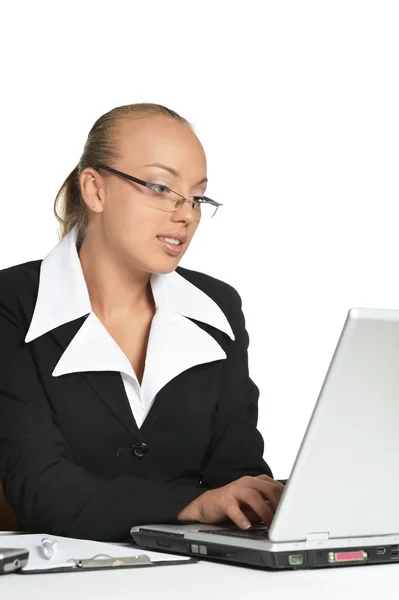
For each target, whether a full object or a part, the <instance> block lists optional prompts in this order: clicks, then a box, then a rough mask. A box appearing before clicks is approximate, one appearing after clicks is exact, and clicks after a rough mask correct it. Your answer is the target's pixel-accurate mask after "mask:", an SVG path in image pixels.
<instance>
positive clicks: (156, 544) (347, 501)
mask: <svg viewBox="0 0 399 600" xmlns="http://www.w3.org/2000/svg"><path fill="white" fill-rule="evenodd" d="M131 535H132V537H133V540H134V543H135V544H136V545H139V546H142V547H144V548H150V549H152V550H162V551H164V552H165V551H166V552H172V553H174V552H175V553H178V554H189V555H191V556H196V557H198V558H209V559H212V560H220V561H228V562H231V563H238V564H241V565H251V566H257V567H261V568H271V569H287V568H288V569H289V568H295V569H298V568H314V567H316V568H317V567H337V566H339V565H367V564H372V563H395V562H399V311H397V310H382V309H365V308H354V309H351V310H350V311H349V313H348V316H347V319H346V321H345V325H344V328H343V331H342V333H341V336H340V338H339V341H338V344H337V347H336V350H335V353H334V356H333V358H332V361H331V364H330V367H329V370H328V372H327V375H326V377H325V380H324V383H323V386H322V389H321V392H320V394H319V398H318V400H317V402H316V405H315V408H314V410H313V413H312V416H311V419H310V421H309V424H308V427H307V429H306V432H305V435H304V437H303V440H302V443H301V446H300V449H299V452H298V455H297V457H296V460H295V463H294V466H293V469H292V471H291V475H290V478H289V480H288V482H287V484H286V486H285V489H284V492H283V495H282V498H281V500H280V504H279V506H278V508H277V511H276V513H275V515H274V518H273V521H272V523H271V526H270V528H269V529H268V528H267V527H266V526H265V525H264V524H262V523H261V524H257V525H253V526H252V527H251V529H249V530H246V531H243V530H240V529H239V528H238V527H236V526H235V525H233V524H231V526H228V525H225V524H223V525H204V524H198V523H190V524H177V525H162V524H152V525H151V524H149V525H145V526H137V527H133V528H132V529H131Z"/></svg>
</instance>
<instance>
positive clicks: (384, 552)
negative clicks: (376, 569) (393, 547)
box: [377, 548, 387, 556]
mask: <svg viewBox="0 0 399 600" xmlns="http://www.w3.org/2000/svg"><path fill="white" fill-rule="evenodd" d="M386 553H387V549H386V548H377V554H378V555H380V556H381V554H386Z"/></svg>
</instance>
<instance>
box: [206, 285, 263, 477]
mask: <svg viewBox="0 0 399 600" xmlns="http://www.w3.org/2000/svg"><path fill="white" fill-rule="evenodd" d="M232 289H233V298H232V303H231V311H230V315H229V321H230V324H231V327H232V329H233V332H234V335H235V338H236V339H235V340H234V342H231V345H230V349H229V350H228V353H227V358H226V360H225V364H224V370H223V380H222V383H221V388H220V396H219V402H218V407H217V412H216V415H215V420H214V425H213V435H212V441H211V444H210V446H209V448H208V455H207V457H206V460H205V464H204V469H203V477H202V484H203V485H204V487H206V488H215V487H219V486H223V485H226V484H227V483H230V482H232V481H234V480H236V479H238V478H240V477H242V476H244V475H260V474H266V475H269V476H270V477H273V475H272V472H271V470H270V468H269V466H268V465H267V464H266V462H265V461H264V460H263V458H262V455H263V449H264V444H263V439H262V436H261V434H260V432H259V431H258V430H257V428H256V426H257V420H258V398H259V389H258V387H257V386H256V385H255V383H254V382H253V381H252V380H251V379H250V377H249V373H248V345H249V336H248V333H247V331H246V329H245V318H244V314H243V312H242V309H241V307H242V302H241V297H240V296H239V294H238V292H237V291H236V290H235V289H234V288H232Z"/></svg>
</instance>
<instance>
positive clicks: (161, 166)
mask: <svg viewBox="0 0 399 600" xmlns="http://www.w3.org/2000/svg"><path fill="white" fill-rule="evenodd" d="M144 167H159V168H160V169H164V170H165V171H168V173H170V174H171V175H173V177H177V178H178V179H180V178H181V174H180V173H179V171H176V169H173V168H172V167H168V166H167V165H163V164H162V163H159V162H155V163H151V164H150V165H144ZM207 181H208V178H207V177H204V178H203V179H201V181H198V182H197V183H195V184H194V185H201V183H206V182H207Z"/></svg>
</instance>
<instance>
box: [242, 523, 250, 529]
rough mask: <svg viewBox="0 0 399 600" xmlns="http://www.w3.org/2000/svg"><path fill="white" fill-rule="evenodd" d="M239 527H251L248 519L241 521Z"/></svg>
mask: <svg viewBox="0 0 399 600" xmlns="http://www.w3.org/2000/svg"><path fill="white" fill-rule="evenodd" d="M241 527H242V528H243V529H249V528H250V527H251V523H250V522H249V521H241Z"/></svg>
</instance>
